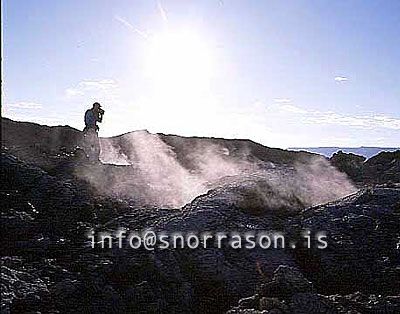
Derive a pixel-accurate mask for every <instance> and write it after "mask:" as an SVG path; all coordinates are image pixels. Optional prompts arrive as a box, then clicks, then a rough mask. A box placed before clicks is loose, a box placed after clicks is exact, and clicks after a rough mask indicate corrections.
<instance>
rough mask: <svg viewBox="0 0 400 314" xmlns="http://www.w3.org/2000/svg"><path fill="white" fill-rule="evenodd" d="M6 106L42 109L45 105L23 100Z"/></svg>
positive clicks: (10, 107)
mask: <svg viewBox="0 0 400 314" xmlns="http://www.w3.org/2000/svg"><path fill="white" fill-rule="evenodd" d="M6 107H8V108H9V109H42V108H43V105H42V104H38V103H34V102H26V101H21V102H18V103H14V104H6Z"/></svg>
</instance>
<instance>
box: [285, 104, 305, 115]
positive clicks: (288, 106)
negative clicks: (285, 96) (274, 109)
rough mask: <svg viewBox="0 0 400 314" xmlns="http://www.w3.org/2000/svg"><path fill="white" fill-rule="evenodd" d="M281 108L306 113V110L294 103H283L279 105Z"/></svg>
mask: <svg viewBox="0 0 400 314" xmlns="http://www.w3.org/2000/svg"><path fill="white" fill-rule="evenodd" d="M280 109H281V110H283V111H288V112H292V113H299V114H305V113H307V111H306V110H304V109H301V108H300V107H297V106H294V105H283V106H281V107H280Z"/></svg>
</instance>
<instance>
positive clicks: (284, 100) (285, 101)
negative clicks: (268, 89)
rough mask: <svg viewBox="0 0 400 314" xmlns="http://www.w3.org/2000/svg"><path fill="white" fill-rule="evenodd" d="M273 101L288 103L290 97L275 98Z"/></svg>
mask: <svg viewBox="0 0 400 314" xmlns="http://www.w3.org/2000/svg"><path fill="white" fill-rule="evenodd" d="M274 102H276V103H278V104H288V103H291V102H292V100H291V99H290V98H275V99H274Z"/></svg>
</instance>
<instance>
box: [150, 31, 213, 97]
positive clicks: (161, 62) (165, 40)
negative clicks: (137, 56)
mask: <svg viewBox="0 0 400 314" xmlns="http://www.w3.org/2000/svg"><path fill="white" fill-rule="evenodd" d="M211 61H212V58H211V56H210V50H209V49H208V47H207V45H206V42H205V41H204V40H203V39H202V38H201V37H200V36H198V35H197V34H196V33H195V32H191V31H189V30H182V31H175V32H172V31H169V32H165V33H162V34H160V35H158V36H155V37H153V38H152V40H151V41H150V50H149V53H148V55H147V70H148V74H149V76H150V77H151V79H152V80H153V82H154V83H155V86H156V89H157V92H158V93H162V94H163V95H164V96H166V95H169V96H171V97H174V98H175V97H180V96H182V95H192V96H194V95H196V94H199V93H202V92H204V91H205V90H207V87H208V86H209V84H210V78H211V71H212V62H211Z"/></svg>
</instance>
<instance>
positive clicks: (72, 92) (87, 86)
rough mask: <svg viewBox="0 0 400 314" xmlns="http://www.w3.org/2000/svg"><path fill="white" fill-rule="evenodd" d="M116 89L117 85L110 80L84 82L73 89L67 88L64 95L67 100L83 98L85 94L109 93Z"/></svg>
mask: <svg viewBox="0 0 400 314" xmlns="http://www.w3.org/2000/svg"><path fill="white" fill-rule="evenodd" d="M117 87H118V84H117V83H116V82H115V81H114V80H112V79H102V80H86V81H81V82H79V83H78V86H77V87H75V88H67V89H66V90H65V94H66V96H67V97H69V98H73V97H77V96H85V95H86V94H88V93H89V94H91V93H98V92H109V91H110V90H114V89H115V88H117Z"/></svg>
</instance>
